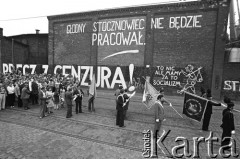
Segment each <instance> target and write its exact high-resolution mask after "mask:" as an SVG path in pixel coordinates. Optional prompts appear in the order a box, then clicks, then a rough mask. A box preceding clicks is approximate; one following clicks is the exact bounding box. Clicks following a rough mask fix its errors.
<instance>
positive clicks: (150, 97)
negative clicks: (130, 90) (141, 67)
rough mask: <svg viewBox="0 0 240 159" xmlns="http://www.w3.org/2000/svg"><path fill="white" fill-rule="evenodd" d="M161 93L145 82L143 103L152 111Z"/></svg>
mask: <svg viewBox="0 0 240 159" xmlns="http://www.w3.org/2000/svg"><path fill="white" fill-rule="evenodd" d="M158 95H159V92H158V91H157V90H156V89H155V88H154V87H153V86H152V85H151V84H150V83H149V82H148V81H145V89H144V92H143V99H142V102H143V103H144V104H145V105H146V107H147V108H148V109H150V108H151V107H152V106H153V105H154V104H155V102H156V100H157V97H158Z"/></svg>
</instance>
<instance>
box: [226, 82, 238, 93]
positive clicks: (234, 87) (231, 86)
mask: <svg viewBox="0 0 240 159" xmlns="http://www.w3.org/2000/svg"><path fill="white" fill-rule="evenodd" d="M223 89H224V90H227V91H233V92H240V82H239V81H230V80H226V81H224V87H223Z"/></svg>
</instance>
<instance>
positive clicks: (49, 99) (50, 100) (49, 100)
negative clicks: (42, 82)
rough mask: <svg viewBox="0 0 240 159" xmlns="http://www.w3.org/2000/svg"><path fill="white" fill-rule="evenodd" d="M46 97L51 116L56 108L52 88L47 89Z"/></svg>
mask: <svg viewBox="0 0 240 159" xmlns="http://www.w3.org/2000/svg"><path fill="white" fill-rule="evenodd" d="M46 96H47V108H48V114H50V113H53V107H54V103H53V92H52V89H51V88H50V87H49V88H48V89H47V92H46Z"/></svg>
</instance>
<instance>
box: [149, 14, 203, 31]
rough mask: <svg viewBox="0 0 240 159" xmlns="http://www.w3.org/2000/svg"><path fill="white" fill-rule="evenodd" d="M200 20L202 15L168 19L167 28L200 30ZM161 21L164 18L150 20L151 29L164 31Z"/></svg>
mask: <svg viewBox="0 0 240 159" xmlns="http://www.w3.org/2000/svg"><path fill="white" fill-rule="evenodd" d="M200 18H202V15H194V16H177V17H170V18H169V25H168V26H169V28H170V29H174V28H175V29H180V28H201V27H202V26H201V24H200V21H199V20H200ZM163 21H164V17H160V18H152V19H151V28H152V29H153V28H154V29H164V26H163Z"/></svg>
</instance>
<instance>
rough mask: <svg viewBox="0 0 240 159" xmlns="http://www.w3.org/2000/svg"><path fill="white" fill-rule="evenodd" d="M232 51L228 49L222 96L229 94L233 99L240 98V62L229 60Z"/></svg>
mask: <svg viewBox="0 0 240 159" xmlns="http://www.w3.org/2000/svg"><path fill="white" fill-rule="evenodd" d="M229 55H230V52H228V51H226V54H225V62H224V70H223V82H222V88H221V89H222V92H221V96H222V97H223V96H229V97H230V98H231V99H233V100H240V74H239V72H240V63H239V62H229V61H228V59H229Z"/></svg>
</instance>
